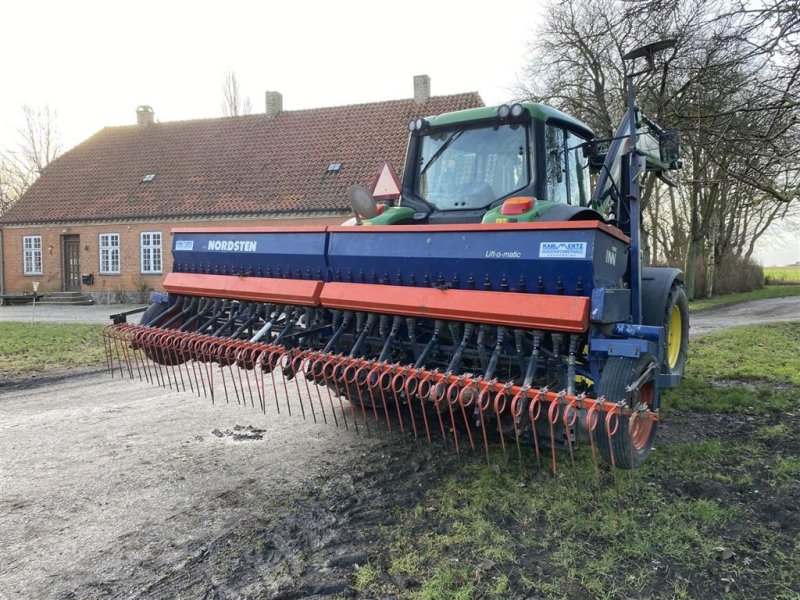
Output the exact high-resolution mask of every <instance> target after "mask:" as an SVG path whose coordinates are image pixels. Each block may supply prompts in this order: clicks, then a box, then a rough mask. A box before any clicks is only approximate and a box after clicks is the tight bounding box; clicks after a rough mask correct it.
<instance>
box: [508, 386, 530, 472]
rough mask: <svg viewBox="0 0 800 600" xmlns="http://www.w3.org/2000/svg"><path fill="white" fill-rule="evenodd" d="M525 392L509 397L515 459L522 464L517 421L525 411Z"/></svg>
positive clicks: (521, 391)
mask: <svg viewBox="0 0 800 600" xmlns="http://www.w3.org/2000/svg"><path fill="white" fill-rule="evenodd" d="M526 399H527V393H526V392H525V391H524V390H520V391H518V392H517V393H516V394H514V397H513V398H512V399H511V419H512V421H513V422H514V439H515V440H516V442H517V459H518V460H519V464H520V466H522V448H521V447H520V445H519V422H520V419H521V418H522V415H523V414H524V412H525V406H524V405H525V401H526Z"/></svg>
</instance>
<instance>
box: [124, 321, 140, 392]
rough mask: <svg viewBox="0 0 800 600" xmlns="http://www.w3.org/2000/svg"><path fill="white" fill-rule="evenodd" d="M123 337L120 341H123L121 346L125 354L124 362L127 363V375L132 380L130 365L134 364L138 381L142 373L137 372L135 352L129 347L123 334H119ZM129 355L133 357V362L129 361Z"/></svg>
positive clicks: (137, 363)
mask: <svg viewBox="0 0 800 600" xmlns="http://www.w3.org/2000/svg"><path fill="white" fill-rule="evenodd" d="M120 333H122V334H123V335H122V336H121V338H120V339H122V340H124V342H123V344H122V348H123V351H124V354H125V361H126V362H127V363H128V374H129V376H130V378H131V379H133V369H132V364H134V363H135V364H136V372H137V373H138V374H139V381H141V379H142V372H141V371H140V370H139V361H138V360H137V359H136V350H135V349H134V348H132V347H131V345H130V344H129V343H128V340H129V337H128V336H127V335H125V332H120ZM131 354H132V355H133V360H131Z"/></svg>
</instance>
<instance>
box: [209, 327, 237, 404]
mask: <svg viewBox="0 0 800 600" xmlns="http://www.w3.org/2000/svg"><path fill="white" fill-rule="evenodd" d="M211 347H213V348H214V350H213V353H212V357H213V359H216V360H213V359H212V361H211V362H210V363H209V364H211V365H212V368H213V365H214V364H215V363H216V364H217V365H219V377H220V379H222V389H223V391H224V392H225V402H226V403H230V400H229V398H228V384H227V382H226V381H225V367H224V366H223V365H222V351H223V346H222V343H221V342H218V341H215V342H212V346H211ZM236 399H237V400H238V399H239V394H238V393H237V394H236Z"/></svg>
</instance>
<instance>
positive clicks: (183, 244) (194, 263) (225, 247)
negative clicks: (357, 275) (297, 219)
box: [172, 229, 327, 279]
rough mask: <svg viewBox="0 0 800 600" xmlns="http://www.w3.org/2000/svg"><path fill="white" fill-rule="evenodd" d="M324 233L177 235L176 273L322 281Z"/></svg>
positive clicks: (174, 245)
mask: <svg viewBox="0 0 800 600" xmlns="http://www.w3.org/2000/svg"><path fill="white" fill-rule="evenodd" d="M326 241H327V235H326V233H325V232H324V231H319V232H308V231H292V230H291V229H286V230H285V231H280V232H268V233H267V232H247V233H245V232H240V233H233V232H231V233H227V232H224V233H216V232H204V233H175V234H174V235H173V240H172V256H173V259H174V264H173V270H174V271H176V272H184V273H212V274H221V275H235V274H237V273H243V272H244V273H248V274H250V275H253V276H261V277H286V276H289V274H290V273H291V277H292V278H294V279H301V278H302V279H309V278H311V279H322V278H324V276H325V273H326V264H325V252H326Z"/></svg>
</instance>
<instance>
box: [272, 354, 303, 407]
mask: <svg viewBox="0 0 800 600" xmlns="http://www.w3.org/2000/svg"><path fill="white" fill-rule="evenodd" d="M279 352H280V353H279V354H278V364H277V365H276V366H278V367H280V369H281V380H282V381H283V393H284V394H286V410H288V411H289V416H290V417H291V416H292V404H291V402H290V401H289V386H288V385H287V384H286V371H287V370H288V369H289V365H290V364H292V357H291V356H289V353H288V352H286V350H285V349H283V348H281V350H280V351H279ZM273 372H274V369H273ZM301 408H302V406H301ZM303 418H305V414H303Z"/></svg>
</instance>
